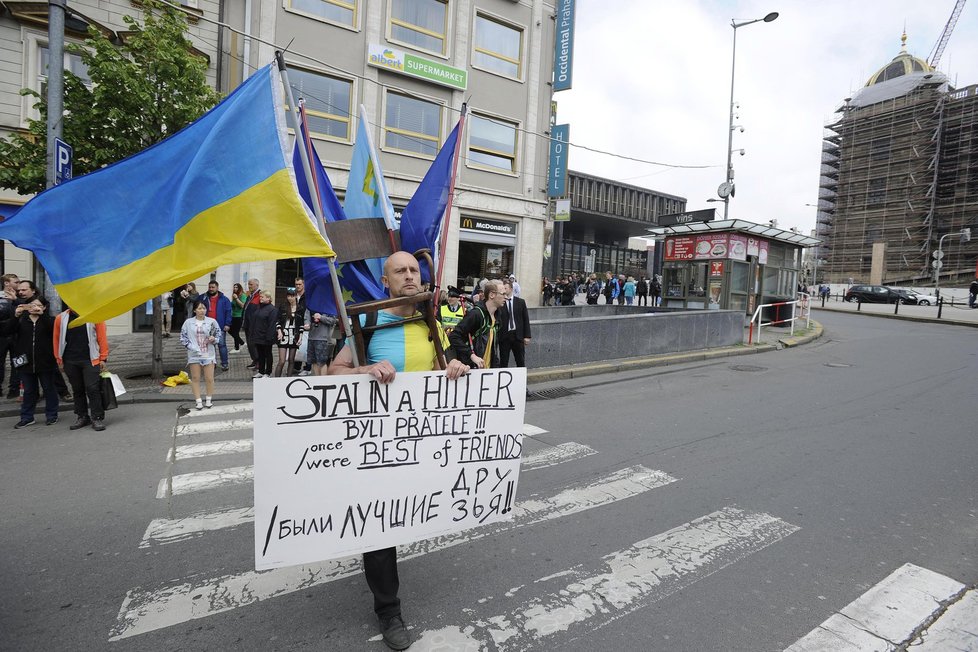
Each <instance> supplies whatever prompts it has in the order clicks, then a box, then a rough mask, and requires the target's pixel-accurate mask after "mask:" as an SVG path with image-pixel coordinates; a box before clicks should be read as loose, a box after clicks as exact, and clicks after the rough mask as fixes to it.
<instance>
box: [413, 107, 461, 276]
mask: <svg viewBox="0 0 978 652" xmlns="http://www.w3.org/2000/svg"><path fill="white" fill-rule="evenodd" d="M458 132H459V125H458V124H456V125H455V128H454V129H453V130H452V133H451V134H449V136H448V138H447V139H446V140H445V144H444V145H442V146H441V151H439V152H438V156H436V157H435V160H434V161H433V162H432V164H431V167H430V168H428V172H427V173H426V174H425V175H424V179H422V180H421V183H420V185H418V189H417V190H416V191H415V192H414V196H413V197H411V201H409V202H408V205H407V206H406V207H405V208H404V211H403V212H402V213H401V249H403V250H404V251H410V252H412V253H413V252H415V251H417V250H419V249H430V250H431V256H432V258H433V259H434V263H435V269H437V268H438V256H439V252H438V243H439V240H440V238H441V228H442V223H443V222H444V217H445V207H446V206H448V188H449V185H450V183H451V179H452V163H453V159H454V157H455V148H456V145H457V143H458ZM421 267H422V269H421V276H422V277H423V278H424V280H425V281H431V280H432V276H434V270H431V271H429V270H428V269H427V267H428V266H427V265H426V264H422V266H421Z"/></svg>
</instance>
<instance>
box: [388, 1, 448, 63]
mask: <svg viewBox="0 0 978 652" xmlns="http://www.w3.org/2000/svg"><path fill="white" fill-rule="evenodd" d="M447 32H448V0H391V17H390V38H391V40H394V41H399V42H401V43H405V44H407V45H411V46H413V47H416V48H419V49H422V50H428V51H429V52H435V53H437V54H445V43H446V38H445V34H446V33H447Z"/></svg>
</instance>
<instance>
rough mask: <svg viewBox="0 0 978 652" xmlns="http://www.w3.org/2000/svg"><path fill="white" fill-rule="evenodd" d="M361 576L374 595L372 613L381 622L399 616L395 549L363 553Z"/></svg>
mask: <svg viewBox="0 0 978 652" xmlns="http://www.w3.org/2000/svg"><path fill="white" fill-rule="evenodd" d="M363 574H364V575H365V576H366V578H367V586H369V587H370V592H371V593H373V594H374V612H375V613H376V614H377V617H378V618H380V619H381V620H387V619H389V618H392V617H394V616H399V615H400V614H401V599H400V598H398V597H397V590H398V588H400V580H399V579H398V577H397V548H384V549H382V550H371V551H370V552H365V553H363Z"/></svg>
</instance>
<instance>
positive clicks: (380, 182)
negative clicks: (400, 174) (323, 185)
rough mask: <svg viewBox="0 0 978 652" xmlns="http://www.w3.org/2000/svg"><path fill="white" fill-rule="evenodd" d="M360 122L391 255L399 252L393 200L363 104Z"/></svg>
mask: <svg viewBox="0 0 978 652" xmlns="http://www.w3.org/2000/svg"><path fill="white" fill-rule="evenodd" d="M360 121H361V122H362V123H363V133H365V134H367V151H368V152H369V153H370V163H371V164H372V166H373V174H374V182H375V183H376V184H377V192H378V193H380V201H381V204H382V205H383V208H384V223H385V224H387V235H388V236H389V237H390V240H391V253H395V252H396V251H397V245H395V244H394V216H393V215H392V214H391V199H390V197H388V196H387V184H386V183H384V177H383V175H381V174H380V171H381V167H380V161H379V160H378V159H377V149H376V148H375V147H374V138H373V136H371V135H370V126H369V125H370V123H369V122H367V109H366V108H364V106H363V105H362V104H361V105H360ZM411 253H414V252H411Z"/></svg>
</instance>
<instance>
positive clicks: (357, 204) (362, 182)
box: [343, 106, 394, 281]
mask: <svg viewBox="0 0 978 652" xmlns="http://www.w3.org/2000/svg"><path fill="white" fill-rule="evenodd" d="M367 128H368V122H367V112H366V110H365V109H364V108H363V106H361V107H360V123H359V125H357V140H356V143H355V144H354V146H353V159H352V160H351V161H350V178H349V182H348V183H347V185H346V196H345V197H344V198H343V210H344V211H345V212H346V216H347V218H348V219H356V218H360V217H381V218H383V219H384V220H385V221H386V222H387V226H388V228H393V224H391V220H392V217H393V215H394V206H393V205H392V204H391V200H390V197H389V196H388V194H387V185H386V184H385V182H384V171H383V170H381V169H380V163H379V162H378V158H377V156H376V154H375V152H374V151H373V142H371V139H370V133H369V132H368V131H367ZM375 162H376V164H375ZM367 266H368V267H369V268H370V271H371V273H372V274H373V275H374V278H376V279H378V281H379V279H380V277H381V275H382V274H383V266H384V263H383V259H381V258H371V259H369V260H368V261H367Z"/></svg>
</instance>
